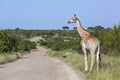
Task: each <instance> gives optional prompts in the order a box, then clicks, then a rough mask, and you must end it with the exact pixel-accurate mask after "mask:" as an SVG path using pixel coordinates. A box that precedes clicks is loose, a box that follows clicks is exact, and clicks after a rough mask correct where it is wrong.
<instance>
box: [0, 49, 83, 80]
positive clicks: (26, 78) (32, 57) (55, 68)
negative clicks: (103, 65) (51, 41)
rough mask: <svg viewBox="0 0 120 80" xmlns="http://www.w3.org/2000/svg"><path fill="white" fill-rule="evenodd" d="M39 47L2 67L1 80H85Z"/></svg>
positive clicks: (0, 68)
mask: <svg viewBox="0 0 120 80" xmlns="http://www.w3.org/2000/svg"><path fill="white" fill-rule="evenodd" d="M46 53H47V51H46V50H45V49H44V48H42V47H39V48H38V49H37V50H35V51H32V52H31V53H30V54H27V55H25V56H23V57H21V58H20V59H18V60H17V61H15V62H12V63H7V64H5V65H1V67H0V80H85V78H84V77H83V76H82V75H81V74H79V73H77V72H76V71H75V70H74V69H72V68H71V67H70V66H69V65H67V64H66V63H65V62H63V61H61V60H58V59H56V58H52V57H49V56H48V55H47V54H46Z"/></svg>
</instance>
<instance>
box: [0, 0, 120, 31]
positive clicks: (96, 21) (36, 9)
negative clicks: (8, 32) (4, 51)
mask: <svg viewBox="0 0 120 80" xmlns="http://www.w3.org/2000/svg"><path fill="white" fill-rule="evenodd" d="M74 14H76V15H77V17H79V18H80V20H81V24H82V26H83V27H84V28H88V27H90V26H97V25H101V26H103V27H105V28H107V27H113V26H114V25H117V24H120V0H0V29H15V28H21V29H62V27H63V26H68V27H70V28H71V29H72V28H73V27H75V26H76V25H75V24H68V23H67V22H68V20H69V19H71V18H72V17H73V15H74Z"/></svg>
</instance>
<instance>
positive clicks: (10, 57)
mask: <svg viewBox="0 0 120 80" xmlns="http://www.w3.org/2000/svg"><path fill="white" fill-rule="evenodd" d="M24 54H26V52H22V53H19V52H14V53H1V54H0V64H5V63H8V62H13V61H15V60H17V59H18V58H20V57H21V56H22V55H24Z"/></svg>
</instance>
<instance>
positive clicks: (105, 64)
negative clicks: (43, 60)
mask: <svg viewBox="0 0 120 80" xmlns="http://www.w3.org/2000/svg"><path fill="white" fill-rule="evenodd" d="M48 54H49V55H50V56H55V57H62V58H63V59H64V60H65V61H66V62H68V63H70V64H72V65H73V66H74V67H75V68H77V69H78V70H80V71H82V72H83V73H84V75H85V76H86V77H87V79H88V80H120V69H119V68H120V57H119V56H105V55H104V56H102V60H101V63H100V70H99V71H98V72H97V71H96V62H95V64H94V67H93V71H91V72H85V71H84V55H83V54H79V53H77V52H75V51H72V50H64V51H50V50H49V52H48ZM88 60H90V57H89V59H88ZM88 63H89V66H90V61H89V62H88Z"/></svg>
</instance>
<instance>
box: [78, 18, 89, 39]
mask: <svg viewBox="0 0 120 80" xmlns="http://www.w3.org/2000/svg"><path fill="white" fill-rule="evenodd" d="M76 24H77V31H78V33H79V35H80V36H81V37H82V38H83V37H85V36H87V35H89V32H87V31H86V30H85V29H84V28H83V27H82V25H81V23H80V20H79V19H78V20H77V21H76Z"/></svg>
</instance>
